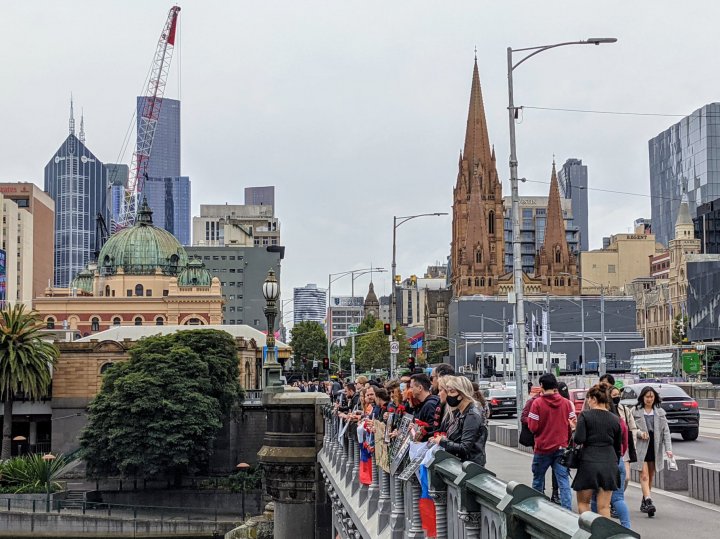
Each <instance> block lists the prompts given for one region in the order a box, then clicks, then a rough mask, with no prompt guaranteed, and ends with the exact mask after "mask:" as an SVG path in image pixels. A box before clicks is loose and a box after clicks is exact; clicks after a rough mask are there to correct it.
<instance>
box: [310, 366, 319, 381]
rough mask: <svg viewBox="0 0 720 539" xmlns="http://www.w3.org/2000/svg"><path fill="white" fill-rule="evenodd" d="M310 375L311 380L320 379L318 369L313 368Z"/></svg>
mask: <svg viewBox="0 0 720 539" xmlns="http://www.w3.org/2000/svg"><path fill="white" fill-rule="evenodd" d="M312 373H313V378H315V379H317V378H319V377H320V372H319V369H318V368H317V367H313V369H312Z"/></svg>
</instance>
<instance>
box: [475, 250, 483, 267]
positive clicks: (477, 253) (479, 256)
mask: <svg viewBox="0 0 720 539" xmlns="http://www.w3.org/2000/svg"><path fill="white" fill-rule="evenodd" d="M475 262H476V263H478V264H480V263H482V251H480V250H477V251H475Z"/></svg>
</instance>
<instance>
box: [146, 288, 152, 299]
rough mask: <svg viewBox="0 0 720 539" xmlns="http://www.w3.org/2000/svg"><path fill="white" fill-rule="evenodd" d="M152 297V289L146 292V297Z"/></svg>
mask: <svg viewBox="0 0 720 539" xmlns="http://www.w3.org/2000/svg"><path fill="white" fill-rule="evenodd" d="M150 296H152V289H150V288H148V289H147V290H145V297H150Z"/></svg>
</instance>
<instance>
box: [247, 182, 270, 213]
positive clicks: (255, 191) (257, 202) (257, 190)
mask: <svg viewBox="0 0 720 539" xmlns="http://www.w3.org/2000/svg"><path fill="white" fill-rule="evenodd" d="M245 205H246V206H272V207H273V208H274V207H275V186H274V185H267V186H264V187H246V188H245Z"/></svg>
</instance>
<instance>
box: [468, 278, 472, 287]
mask: <svg viewBox="0 0 720 539" xmlns="http://www.w3.org/2000/svg"><path fill="white" fill-rule="evenodd" d="M468 286H472V279H471V278H470V277H468Z"/></svg>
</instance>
